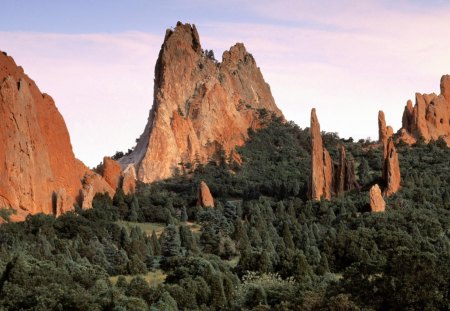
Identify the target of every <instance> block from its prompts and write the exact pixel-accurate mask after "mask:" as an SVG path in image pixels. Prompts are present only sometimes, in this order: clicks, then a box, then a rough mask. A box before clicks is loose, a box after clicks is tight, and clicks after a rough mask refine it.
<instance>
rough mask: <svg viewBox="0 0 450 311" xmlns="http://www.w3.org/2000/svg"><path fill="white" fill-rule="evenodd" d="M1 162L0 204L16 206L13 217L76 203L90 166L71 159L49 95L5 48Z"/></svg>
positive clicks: (0, 64)
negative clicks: (43, 92)
mask: <svg viewBox="0 0 450 311" xmlns="http://www.w3.org/2000/svg"><path fill="white" fill-rule="evenodd" d="M0 163H4V165H2V166H1V167H0V176H2V177H1V178H0V208H12V209H15V210H16V211H17V215H14V216H13V217H12V219H13V220H22V219H24V218H25V217H26V215H28V214H35V213H45V214H52V213H56V214H58V215H59V214H60V213H63V212H66V211H68V210H72V209H73V206H74V204H80V202H79V200H78V199H79V195H80V190H81V188H82V183H81V180H82V179H83V176H84V174H85V173H86V172H88V171H89V169H88V168H87V167H86V166H85V165H84V164H83V163H81V162H80V161H79V160H77V159H76V158H75V156H74V154H73V151H72V145H71V143H70V137H69V133H68V131H67V127H66V124H65V122H64V119H63V117H62V116H61V114H60V113H59V112H58V109H57V108H56V106H55V103H54V101H53V99H52V98H51V97H50V96H49V95H47V94H42V93H41V92H40V90H39V89H38V87H37V86H36V84H35V83H34V81H33V80H31V79H30V78H29V77H28V76H27V75H26V74H25V73H24V70H23V69H22V67H19V66H17V65H16V63H15V62H14V60H13V59H12V58H11V57H9V56H7V55H6V53H0ZM103 183H105V182H104V181H103ZM105 184H106V183H105ZM109 190H110V189H109Z"/></svg>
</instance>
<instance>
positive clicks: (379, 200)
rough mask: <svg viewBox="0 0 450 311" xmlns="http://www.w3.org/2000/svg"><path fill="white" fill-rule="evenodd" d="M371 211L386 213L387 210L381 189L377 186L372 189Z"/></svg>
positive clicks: (370, 195) (370, 192)
mask: <svg viewBox="0 0 450 311" xmlns="http://www.w3.org/2000/svg"><path fill="white" fill-rule="evenodd" d="M369 197H370V210H371V211H372V212H384V210H385V209H386V203H385V202H384V199H383V196H382V195H381V190H380V187H379V186H378V185H377V184H375V185H373V186H372V188H370V191H369Z"/></svg>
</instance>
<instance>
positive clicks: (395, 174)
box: [382, 138, 401, 196]
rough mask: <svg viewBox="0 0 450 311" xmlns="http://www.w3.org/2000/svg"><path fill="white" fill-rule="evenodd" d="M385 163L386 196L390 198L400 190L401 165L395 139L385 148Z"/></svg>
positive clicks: (390, 140)
mask: <svg viewBox="0 0 450 311" xmlns="http://www.w3.org/2000/svg"><path fill="white" fill-rule="evenodd" d="M384 150H385V153H384V161H383V174H382V177H383V179H384V181H385V183H386V188H385V190H384V194H385V195H386V196H390V195H392V194H394V193H396V192H397V191H398V190H399V189H400V181H401V178H400V164H399V161H398V154H397V150H396V149H395V146H394V140H393V138H390V139H389V140H388V142H387V143H386V145H385V146H384Z"/></svg>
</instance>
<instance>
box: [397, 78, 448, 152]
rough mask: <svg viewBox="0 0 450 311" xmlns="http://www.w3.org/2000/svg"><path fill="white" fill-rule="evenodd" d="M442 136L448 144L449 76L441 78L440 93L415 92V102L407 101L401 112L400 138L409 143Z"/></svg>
mask: <svg viewBox="0 0 450 311" xmlns="http://www.w3.org/2000/svg"><path fill="white" fill-rule="evenodd" d="M419 138H423V139H424V140H425V142H429V141H430V140H438V139H439V138H442V139H444V140H445V142H446V143H447V145H448V146H450V76H449V75H444V76H442V78H441V93H440V95H436V94H434V93H432V94H420V93H416V104H415V105H414V107H413V106H412V102H411V101H408V103H407V105H406V107H405V111H404V112H403V118H402V128H401V129H400V139H401V140H403V141H404V142H406V143H408V144H411V143H414V142H415V141H416V140H417V139H419Z"/></svg>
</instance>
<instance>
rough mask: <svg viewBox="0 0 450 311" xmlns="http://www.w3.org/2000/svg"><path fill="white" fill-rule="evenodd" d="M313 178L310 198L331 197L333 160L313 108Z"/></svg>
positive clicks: (309, 192)
mask: <svg viewBox="0 0 450 311" xmlns="http://www.w3.org/2000/svg"><path fill="white" fill-rule="evenodd" d="M310 131H311V180H310V184H309V191H308V195H309V198H310V199H313V200H320V199H321V198H322V197H323V198H324V199H326V200H329V199H331V189H332V187H333V161H332V160H331V157H330V154H329V153H328V151H327V150H326V149H325V148H324V147H323V142H322V135H321V133H320V123H319V120H318V119H317V115H316V109H315V108H313V109H312V110H311V128H310Z"/></svg>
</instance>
